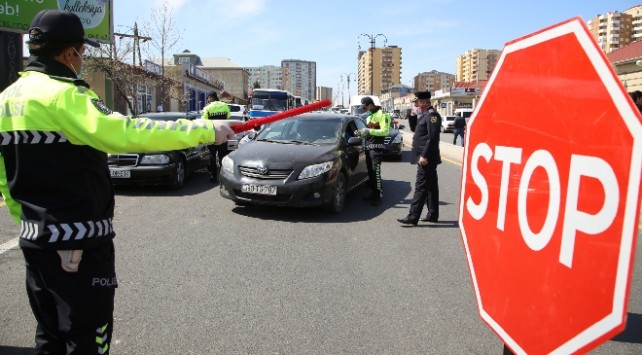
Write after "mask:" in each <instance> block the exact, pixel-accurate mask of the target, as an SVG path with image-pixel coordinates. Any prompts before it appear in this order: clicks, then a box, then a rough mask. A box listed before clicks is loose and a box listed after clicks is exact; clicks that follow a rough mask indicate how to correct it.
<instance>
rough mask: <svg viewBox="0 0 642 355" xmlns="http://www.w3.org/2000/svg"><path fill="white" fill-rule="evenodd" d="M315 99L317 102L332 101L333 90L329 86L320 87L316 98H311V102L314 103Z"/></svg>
mask: <svg viewBox="0 0 642 355" xmlns="http://www.w3.org/2000/svg"><path fill="white" fill-rule="evenodd" d="M314 99H316V100H317V101H323V100H326V99H330V100H332V88H331V87H327V86H318V87H317V89H316V96H315V97H313V98H310V102H312V101H313V100H314Z"/></svg>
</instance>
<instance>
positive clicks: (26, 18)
mask: <svg viewBox="0 0 642 355" xmlns="http://www.w3.org/2000/svg"><path fill="white" fill-rule="evenodd" d="M112 6H113V1H111V0H5V1H0V30H2V31H8V32H18V33H27V31H28V30H29V25H30V24H31V20H32V19H33V18H34V16H36V14H37V13H38V12H39V11H40V10H44V9H60V10H65V11H70V12H73V13H75V14H76V15H78V17H80V20H81V21H82V24H83V26H84V27H85V33H86V35H87V37H89V38H93V39H95V40H97V41H99V42H104V43H109V42H111V38H112V37H113V33H114V26H113V19H112Z"/></svg>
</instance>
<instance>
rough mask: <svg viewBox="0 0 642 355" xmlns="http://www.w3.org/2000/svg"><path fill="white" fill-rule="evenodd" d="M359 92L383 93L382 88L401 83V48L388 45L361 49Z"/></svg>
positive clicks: (369, 93)
mask: <svg viewBox="0 0 642 355" xmlns="http://www.w3.org/2000/svg"><path fill="white" fill-rule="evenodd" d="M357 58H358V74H357V75H358V78H357V82H358V86H357V87H358V88H357V91H358V94H359V95H377V96H379V95H381V92H382V90H384V89H387V88H390V87H392V86H393V85H398V84H401V48H400V47H398V46H387V47H383V48H376V47H375V48H368V49H367V50H365V51H359V54H358V56H357Z"/></svg>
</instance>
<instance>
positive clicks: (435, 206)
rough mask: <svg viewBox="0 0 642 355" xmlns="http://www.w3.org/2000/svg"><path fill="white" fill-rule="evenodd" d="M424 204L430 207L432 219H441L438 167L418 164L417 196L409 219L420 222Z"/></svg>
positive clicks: (414, 198) (413, 199)
mask: <svg viewBox="0 0 642 355" xmlns="http://www.w3.org/2000/svg"><path fill="white" fill-rule="evenodd" d="M424 204H425V205H426V206H427V207H428V214H429V215H430V218H433V219H438V218H439V181H438V179H437V165H436V164H427V165H425V166H421V165H419V164H417V177H416V178H415V194H414V195H413V197H412V202H410V211H409V213H408V217H409V218H410V219H412V220H415V221H417V220H419V218H420V217H421V210H422V209H423V207H424Z"/></svg>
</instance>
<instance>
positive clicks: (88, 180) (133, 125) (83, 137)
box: [0, 9, 234, 354]
mask: <svg viewBox="0 0 642 355" xmlns="http://www.w3.org/2000/svg"><path fill="white" fill-rule="evenodd" d="M27 44H28V46H29V52H30V54H31V56H30V57H29V62H28V63H27V66H26V68H25V71H24V72H21V73H20V78H19V79H18V80H17V81H16V82H15V83H13V84H12V85H11V86H9V87H8V88H7V89H6V90H4V91H3V92H2V93H1V94H0V107H3V108H4V110H2V111H1V112H0V193H1V195H2V197H3V198H4V200H5V202H6V204H7V207H8V208H9V212H10V213H11V216H12V217H13V219H14V220H15V221H16V222H17V223H19V224H20V248H21V249H22V253H23V255H24V258H25V266H26V288H27V295H28V297H29V303H30V305H31V309H32V311H33V314H34V316H35V318H36V321H37V328H36V335H35V343H36V353H37V354H108V353H109V350H110V349H109V348H110V342H111V336H112V331H113V310H114V295H115V289H116V287H117V286H118V282H117V279H116V272H115V264H114V260H115V258H114V243H113V238H114V237H115V232H114V228H113V225H112V218H113V216H114V204H115V202H114V191H113V187H112V184H111V179H110V176H109V168H108V166H107V154H106V153H105V152H112V153H125V152H131V151H136V152H145V151H158V150H174V149H183V148H187V147H191V146H197V145H199V144H205V143H209V142H212V141H216V142H217V143H222V142H225V141H226V140H227V139H228V138H230V137H232V136H233V135H234V132H233V131H232V130H231V129H230V128H229V127H226V126H224V125H220V124H213V123H212V122H209V121H202V120H199V121H188V120H177V121H173V122H154V121H152V120H149V119H146V118H133V117H126V116H122V115H120V114H117V113H112V112H111V111H110V110H109V108H107V107H106V106H105V105H104V104H103V102H102V101H101V100H100V99H99V98H98V96H97V95H96V94H95V93H94V92H93V91H92V90H91V89H90V88H89V85H88V84H87V83H86V82H84V81H83V80H81V79H79V78H78V76H79V75H80V73H81V71H82V65H83V53H84V52H85V45H86V44H87V45H91V46H94V47H98V46H99V44H98V43H97V42H95V41H93V40H90V39H87V38H85V31H84V29H83V26H82V23H81V21H80V19H79V18H78V17H77V16H76V15H75V14H73V13H71V12H66V11H60V10H49V9H48V10H42V11H40V12H39V13H38V14H36V16H35V17H34V19H33V21H32V23H31V26H30V28H29V40H28V42H27ZM5 326H6V325H5Z"/></svg>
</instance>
